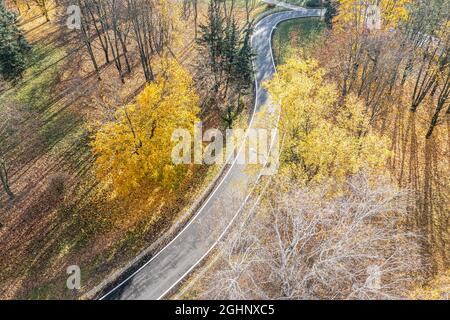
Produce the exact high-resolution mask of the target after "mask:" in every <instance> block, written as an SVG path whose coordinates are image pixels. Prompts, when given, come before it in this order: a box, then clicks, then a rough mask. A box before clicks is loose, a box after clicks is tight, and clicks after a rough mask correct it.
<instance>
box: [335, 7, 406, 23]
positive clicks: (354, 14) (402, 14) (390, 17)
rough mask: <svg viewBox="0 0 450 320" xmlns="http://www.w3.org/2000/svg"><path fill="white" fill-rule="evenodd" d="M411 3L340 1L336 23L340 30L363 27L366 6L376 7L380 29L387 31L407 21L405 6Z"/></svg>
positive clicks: (365, 17)
mask: <svg viewBox="0 0 450 320" xmlns="http://www.w3.org/2000/svg"><path fill="white" fill-rule="evenodd" d="M411 2H412V0H368V1H358V0H340V1H339V15H338V17H337V19H336V21H337V22H338V27H340V28H346V27H349V26H353V27H360V26H363V25H364V23H365V22H366V19H367V16H368V15H367V8H368V5H377V6H378V7H379V9H380V13H381V20H382V28H383V29H388V28H391V27H395V26H396V25H397V24H398V23H399V22H401V21H405V20H407V18H408V8H407V5H408V4H410V3H411Z"/></svg>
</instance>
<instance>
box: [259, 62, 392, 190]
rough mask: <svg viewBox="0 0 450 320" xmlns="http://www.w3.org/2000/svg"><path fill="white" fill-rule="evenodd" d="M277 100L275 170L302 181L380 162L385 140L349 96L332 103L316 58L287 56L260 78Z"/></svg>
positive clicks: (339, 178)
mask: <svg viewBox="0 0 450 320" xmlns="http://www.w3.org/2000/svg"><path fill="white" fill-rule="evenodd" d="M266 87H267V88H268V90H269V92H270V94H271V96H272V99H273V100H274V101H278V102H279V103H280V106H281V120H280V128H279V129H280V135H281V137H282V139H283V150H282V154H281V159H280V163H281V170H285V171H286V172H285V173H286V174H288V175H289V176H294V177H295V178H297V179H299V180H300V181H303V182H304V183H307V182H312V181H314V182H319V181H323V180H324V179H333V180H335V181H343V180H344V179H345V178H346V177H347V176H348V175H350V174H354V173H356V172H357V171H359V170H360V169H361V168H362V167H363V166H365V167H368V168H371V169H374V168H380V167H382V166H384V164H385V161H386V158H387V156H388V155H389V152H388V147H387V146H388V141H387V140H386V139H385V138H382V137H381V136H379V135H378V134H376V133H374V132H372V131H371V130H370V126H369V121H368V117H367V116H366V115H365V114H364V106H363V105H362V103H361V102H360V101H358V100H357V99H356V98H355V97H352V96H349V97H348V98H347V100H346V101H345V102H344V103H342V104H341V105H338V104H337V103H336V101H337V97H338V92H337V90H336V88H335V87H334V86H333V85H331V84H329V83H326V82H325V81H324V70H323V69H320V68H318V66H317V62H316V61H299V60H296V59H289V60H288V61H287V63H286V64H285V65H283V66H280V67H279V73H278V77H275V78H274V79H272V80H271V81H269V82H268V83H266Z"/></svg>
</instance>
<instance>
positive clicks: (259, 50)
mask: <svg viewBox="0 0 450 320" xmlns="http://www.w3.org/2000/svg"><path fill="white" fill-rule="evenodd" d="M321 14H322V10H320V9H303V8H296V10H295V11H285V12H279V13H274V14H271V15H269V16H267V17H265V18H263V19H261V20H260V21H259V22H258V23H257V24H256V25H255V28H254V32H253V36H252V47H253V50H254V52H255V53H256V57H255V60H254V68H255V84H256V97H255V107H254V111H253V116H252V120H251V121H250V125H249V126H250V127H252V126H253V127H254V126H255V124H254V121H253V118H254V117H255V115H257V114H258V112H259V111H260V109H261V107H262V106H264V105H265V104H268V103H270V101H269V97H268V93H267V92H266V90H264V89H263V88H261V83H262V82H263V81H265V80H268V79H270V78H272V76H273V75H274V74H275V71H276V70H275V64H274V60H273V56H272V47H271V36H272V31H273V30H274V28H275V27H276V26H277V25H278V24H279V23H280V22H282V21H284V20H289V19H294V18H301V17H317V16H321ZM267 125H268V126H270V127H276V120H273V123H268V124H267ZM239 152H244V151H243V150H240V151H239ZM245 169H246V166H245V165H242V164H239V163H236V162H234V163H233V164H232V165H231V166H230V168H229V170H228V171H227V173H226V174H225V175H224V176H223V178H222V180H221V181H220V182H219V183H218V185H217V186H216V188H215V189H214V190H213V191H212V192H211V194H210V195H209V197H208V198H207V200H206V201H205V202H204V204H203V205H202V207H200V209H199V210H198V211H197V213H196V214H195V216H194V217H193V218H192V219H191V220H190V222H189V223H188V224H187V225H186V226H185V227H184V228H183V229H182V231H181V232H180V233H179V234H178V235H177V236H176V237H175V238H174V239H173V240H172V241H171V242H170V243H169V244H168V245H167V246H165V247H164V248H163V249H162V250H161V251H160V252H159V253H157V254H156V255H155V256H154V257H152V258H151V259H150V260H149V261H148V262H147V263H145V264H144V265H143V266H142V267H141V268H140V269H138V270H137V271H136V272H134V273H133V274H132V275H131V276H129V277H128V278H126V280H124V281H123V282H121V283H120V284H118V285H117V286H116V287H115V288H114V289H112V290H111V291H110V292H108V293H107V294H106V295H104V296H103V297H102V298H101V299H161V298H163V297H164V296H165V295H166V294H167V293H168V292H169V291H170V290H171V289H172V288H174V287H175V286H176V285H178V284H179V282H180V281H181V280H182V279H183V278H184V277H185V276H186V275H188V274H189V273H190V272H191V271H192V269H194V268H195V266H197V265H198V264H199V263H200V262H201V261H202V260H203V259H204V258H205V257H206V255H207V254H208V253H209V252H210V251H211V250H212V249H213V248H214V247H215V245H216V244H217V243H218V241H219V240H220V239H221V238H222V236H223V235H224V234H225V233H226V231H227V230H228V228H229V227H230V226H231V224H232V223H233V221H234V219H235V218H236V217H237V216H238V215H239V214H240V212H241V210H242V208H243V206H244V204H245V203H246V202H247V200H248V199H249V197H250V195H251V193H252V190H253V186H254V185H255V184H256V183H257V182H258V180H259V178H260V176H261V172H249V171H248V170H245Z"/></svg>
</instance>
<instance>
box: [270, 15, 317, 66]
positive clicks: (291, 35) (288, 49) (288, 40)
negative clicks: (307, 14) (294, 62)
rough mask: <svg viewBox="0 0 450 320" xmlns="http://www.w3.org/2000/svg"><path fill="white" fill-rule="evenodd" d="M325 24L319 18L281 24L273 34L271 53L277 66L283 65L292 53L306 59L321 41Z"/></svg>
mask: <svg viewBox="0 0 450 320" xmlns="http://www.w3.org/2000/svg"><path fill="white" fill-rule="evenodd" d="M325 27H326V25H325V22H324V21H322V20H320V19H319V18H302V19H294V20H289V21H285V22H282V23H280V24H279V25H278V28H277V29H276V30H275V32H274V34H273V40H272V44H273V51H274V54H275V60H276V62H277V64H283V63H284V62H286V60H287V59H288V58H289V57H290V56H291V55H292V54H294V53H296V52H299V51H300V52H301V53H302V55H303V56H306V57H308V56H309V53H310V52H311V50H312V49H313V48H314V46H315V45H316V44H317V43H318V42H319V41H320V40H321V38H322V35H323V31H324V30H325Z"/></svg>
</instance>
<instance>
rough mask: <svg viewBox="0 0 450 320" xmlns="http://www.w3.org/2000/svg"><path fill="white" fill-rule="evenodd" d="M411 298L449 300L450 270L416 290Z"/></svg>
mask: <svg viewBox="0 0 450 320" xmlns="http://www.w3.org/2000/svg"><path fill="white" fill-rule="evenodd" d="M411 298H413V299H417V300H449V299H450V270H447V272H444V273H443V274H440V275H438V276H436V277H435V278H434V279H433V280H432V281H431V282H430V283H429V284H428V285H426V286H424V287H423V288H419V289H416V290H414V291H413V292H412V293H411Z"/></svg>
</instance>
